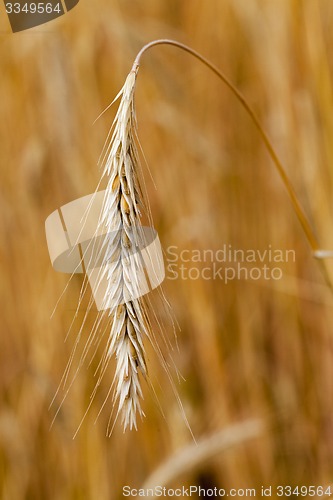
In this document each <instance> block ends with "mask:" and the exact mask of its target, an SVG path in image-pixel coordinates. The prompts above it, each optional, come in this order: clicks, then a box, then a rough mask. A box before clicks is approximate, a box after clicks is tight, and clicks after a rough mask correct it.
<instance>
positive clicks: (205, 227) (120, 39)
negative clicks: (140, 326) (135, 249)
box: [0, 0, 333, 500]
mask: <svg viewBox="0 0 333 500" xmlns="http://www.w3.org/2000/svg"><path fill="white" fill-rule="evenodd" d="M332 24H333V3H332V1H331V0H321V1H320V2H318V1H314V0H302V1H298V0H269V1H268V0H266V1H264V0H209V1H204V0H191V1H189V0H187V1H186V0H168V1H164V0H154V1H153V0H151V1H148V0H142V1H137V0H135V1H134V0H131V1H129V0H122V1H120V0H118V1H117V0H96V1H93V2H92V1H90V2H88V0H81V1H80V3H79V4H78V6H77V7H75V9H73V10H72V11H71V12H70V13H68V14H66V15H65V16H63V17H61V18H59V19H58V20H56V21H53V22H52V23H49V24H47V25H44V26H42V27H39V28H35V29H33V30H30V31H26V32H22V33H17V34H11V33H10V31H9V24H8V22H7V19H6V15H5V12H4V8H3V5H1V8H0V29H1V30H2V31H1V46H0V61H1V62H0V67H1V78H0V93H1V98H0V116H1V120H0V151H1V160H0V161H1V169H0V175H1V198H0V212H1V233H0V237H1V247H0V249H1V264H2V269H1V279H0V284H1V287H0V290H1V306H2V314H1V349H0V390H1V393H0V394H1V405H0V457H1V472H0V473H1V498H3V499H6V500H21V499H22V500H23V499H29V500H30V499H33V500H39V499H41V500H45V499H47V500H64V499H66V500H67V499H68V500H71V499H73V500H74V499H75V500H81V499H82V500H89V499H91V500H97V499H98V500H104V499H118V498H122V487H123V486H124V485H130V486H131V487H133V488H137V487H140V486H141V485H142V484H144V482H145V481H146V480H147V478H148V477H149V476H150V474H152V473H153V471H154V470H155V469H156V468H157V467H158V465H160V464H162V463H163V462H164V461H165V460H167V459H168V458H169V457H171V456H172V455H173V454H174V453H176V452H177V451H179V450H182V449H184V448H185V447H186V446H189V445H192V444H193V441H192V438H191V435H190V433H189V431H188V429H187V428H186V425H185V423H184V421H183V418H182V415H181V411H180V409H179V406H178V404H177V401H176V398H175V397H174V395H173V392H172V388H171V386H170V382H169V381H168V379H167V377H166V375H165V373H164V372H163V370H162V369H161V367H160V365H159V362H158V360H157V359H156V356H155V355H154V352H153V350H152V349H151V348H150V347H149V346H147V349H148V354H149V355H148V358H149V359H148V362H149V372H150V376H151V380H152V382H153V384H154V387H155V390H156V393H157V396H158V399H159V402H160V405H161V408H162V409H163V412H164V417H163V415H162V414H161V412H160V410H159V408H158V406H157V404H156V402H155V400H154V397H153V396H152V394H151V392H150V391H149V388H148V387H145V400H144V403H143V407H144V411H145V413H146V418H145V419H144V420H143V421H142V422H139V425H138V431H137V432H135V431H132V432H126V433H125V434H123V432H122V429H121V426H120V424H117V425H116V426H115V430H114V432H113V434H112V436H111V437H110V438H107V437H106V436H105V431H106V427H107V423H108V419H109V414H110V410H111V403H109V405H107V406H106V408H105V409H104V411H103V412H102V413H101V415H100V417H99V419H98V420H97V423H96V424H95V425H94V421H95V418H96V416H97V414H98V412H99V409H100V406H101V404H102V403H103V400H104V397H105V394H106V393H107V391H108V388H109V385H110V383H111V380H112V370H111V371H110V374H109V375H108V377H107V378H106V379H105V380H104V382H103V384H102V386H101V388H100V391H99V392H98V394H97V396H96V399H95V401H94V403H93V405H92V407H91V411H90V412H89V413H88V415H87V417H86V419H85V421H84V422H83V424H82V427H81V429H80V431H79V433H78V434H77V436H76V438H75V439H74V440H73V435H74V433H75V431H76V429H77V426H78V425H79V423H80V420H81V418H82V416H83V414H84V412H85V410H86V408H87V406H88V404H89V398H90V394H91V391H92V389H93V387H94V372H95V369H96V364H97V360H94V361H93V363H92V364H91V365H90V366H87V365H86V366H85V367H83V368H82V369H81V370H80V373H79V375H78V377H77V380H76V382H75V383H74V384H73V387H72V390H71V391H70V393H69V394H68V397H67V398H66V400H65V402H64V404H63V406H62V408H61V410H60V412H59V414H58V416H57V418H56V419H55V422H54V425H53V426H52V428H51V429H50V425H51V422H52V419H53V417H54V415H55V412H56V410H57V407H58V406H59V404H60V403H61V398H62V396H63V394H64V393H63V391H60V393H59V395H58V396H57V398H56V401H55V404H54V405H53V406H52V407H51V409H50V410H49V409H48V408H49V405H50V403H51V401H52V398H53V396H54V394H55V392H56V389H57V386H58V384H59V382H60V380H61V376H62V373H63V371H64V369H65V367H66V364H67V360H68V358H69V356H70V352H71V349H72V347H73V344H74V342H75V338H76V333H77V331H78V329H79V327H80V321H81V320H82V318H83V316H84V310H83V309H84V308H83V309H82V311H80V313H79V317H78V320H77V321H76V322H75V324H74V326H73V328H72V330H71V332H70V334H69V336H68V339H67V341H66V342H65V343H64V339H65V337H66V333H67V331H68V329H69V327H70V324H71V321H72V318H73V315H74V312H75V308H76V304H77V300H78V297H79V292H80V287H81V284H82V279H83V278H82V276H76V277H75V278H74V279H73V280H72V281H71V282H70V285H69V287H68V289H67V290H66V292H65V294H64V296H63V298H62V299H61V301H60V302H59V305H58V308H57V310H56V312H55V314H54V316H53V317H52V319H50V316H51V313H52V311H53V309H54V306H55V304H56V302H57V300H58V298H59V296H60V295H61V293H62V290H63V289H64V287H65V286H66V283H67V280H68V276H66V275H65V274H61V273H56V272H55V271H54V270H53V269H52V267H51V263H50V260H49V256H48V251H47V246H46V241H45V234H44V221H45V219H46V217H47V216H48V215H49V214H50V213H51V212H52V211H53V210H55V209H56V208H58V207H60V206H61V205H63V204H65V203H67V202H69V201H72V200H74V199H76V198H79V197H80V196H84V195H86V194H89V193H91V192H93V191H94V189H95V187H96V185H97V182H98V180H99V170H98V167H97V160H98V156H99V153H100V151H101V149H102V147H103V143H104V139H105V136H106V134H107V131H108V128H109V125H110V123H111V122H112V120H113V117H114V113H115V109H116V108H112V109H111V110H110V111H108V112H107V113H106V114H105V115H104V116H103V118H101V119H100V120H99V121H98V122H97V123H96V125H94V126H92V122H93V121H94V119H95V118H96V117H97V116H98V114H99V113H100V111H101V110H102V109H103V108H104V107H105V106H107V105H108V104H109V103H110V101H111V100H112V99H113V98H114V96H115V95H116V94H117V92H118V90H119V89H120V88H121V87H122V85H123V82H124V80H125V77H126V75H127V73H128V72H129V70H130V68H131V65H132V62H133V60H134V58H135V56H136V54H137V52H138V51H139V50H140V48H141V47H142V45H144V44H145V43H147V42H149V41H151V40H153V39H155V38H161V37H163V38H165V37H168V38H175V39H178V40H181V41H183V42H184V43H186V44H188V45H190V46H191V47H193V48H195V49H197V50H198V51H200V52H201V53H202V54H204V55H205V56H207V57H208V58H209V59H210V60H211V61H213V62H214V63H215V64H216V65H217V66H218V67H219V68H221V69H222V70H223V71H224V72H225V73H226V75H228V77H229V78H230V79H231V80H232V81H233V82H234V83H235V85H236V86H237V88H238V89H239V90H240V91H241V92H242V93H243V94H244V95H245V96H246V98H247V99H248V101H249V103H250V104H251V105H252V107H253V108H254V110H255V111H256V113H257V115H258V116H259V117H260V120H261V122H262V124H263V125H264V127H265V129H266V130H267V132H268V134H269V136H270V137H271V139H272V141H273V143H274V145H275V147H276V150H277V152H278V154H279V156H280V158H281V159H282V161H283V163H284V165H285V168H286V171H287V173H288V175H289V177H290V179H291V181H292V183H293V185H294V187H295V189H296V191H297V193H298V195H299V197H300V200H301V203H302V205H303V207H304V209H305V211H306V213H307V214H308V217H309V219H310V221H311V224H312V226H313V228H314V229H315V232H316V234H317V236H318V239H319V241H320V244H321V246H322V247H323V248H326V249H332V248H333V230H332V228H333V211H332V207H333V204H332V200H333V196H332V190H333V169H332V165H333V113H332V110H333V59H332V54H333V40H332ZM136 105H137V116H138V126H139V136H140V141H141V145H142V147H143V150H144V153H145V157H146V159H147V163H148V165H149V169H150V171H151V175H152V178H153V181H154V182H153V181H152V179H151V177H150V174H149V171H148V168H147V167H146V166H144V167H143V168H144V173H145V179H146V183H147V190H148V195H149V199H150V204H151V209H152V213H153V217H154V223H155V227H156V229H157V230H158V232H159V235H160V239H161V242H162V245H163V247H164V249H165V250H166V249H167V248H168V247H169V246H176V247H177V248H178V250H177V252H178V254H179V253H180V252H181V250H183V249H192V250H193V249H197V250H198V249H199V250H203V249H214V250H217V249H221V248H222V247H223V245H224V244H226V245H229V244H230V245H232V247H233V248H237V249H259V250H264V249H265V248H267V247H269V245H271V247H272V248H273V249H282V250H285V249H293V250H294V251H295V255H296V258H295V262H293V261H289V262H286V263H283V264H279V266H280V267H281V268H282V271H283V277H282V278H281V279H280V280H264V279H261V280H244V279H241V280H233V281H231V282H230V283H228V284H224V283H223V282H222V281H221V280H218V279H216V280H205V279H196V280H189V279H187V280H182V279H177V280H170V279H167V280H165V283H164V285H163V288H164V292H165V295H166V297H167V299H168V300H169V302H170V304H171V306H172V314H173V316H174V317H175V318H176V320H177V322H178V323H179V326H180V331H178V329H177V328H176V330H177V340H178V346H179V349H177V347H176V345H175V341H174V338H173V335H174V334H173V326H172V320H171V319H170V317H169V315H168V314H167V313H166V309H165V307H164V306H162V305H161V303H160V302H159V301H158V300H156V305H155V312H156V315H157V317H158V318H159V319H160V320H161V321H162V322H163V325H164V329H165V335H166V337H167V338H168V339H169V340H170V341H171V342H172V343H173V344H174V345H175V349H174V351H173V353H172V357H173V360H174V362H175V365H176V366H177V368H178V369H179V371H180V372H181V375H182V376H183V377H184V379H185V380H183V379H181V381H180V383H179V384H178V382H176V384H177V389H178V392H179V395H180V398H181V400H182V403H183V406H184V409H185V412H186V414H187V417H188V420H189V422H190V425H191V427H192V430H193V432H194V435H195V437H196V438H197V439H198V441H199V440H200V439H201V438H203V437H205V436H210V435H212V434H214V433H215V432H218V431H220V430H222V429H228V428H229V427H230V426H233V425H234V424H237V423H242V422H245V421H247V420H249V419H259V420H260V421H261V422H263V426H264V427H263V431H262V432H260V433H259V435H258V436H257V437H255V438H253V439H248V440H245V441H244V442H240V443H238V444H235V445H234V446H231V447H230V448H229V449H227V450H225V451H221V452H220V453H218V454H217V455H216V456H215V457H214V458H210V459H209V460H203V461H201V463H200V464H199V465H197V466H196V467H193V468H191V469H190V470H188V471H187V472H186V474H183V475H180V476H179V477H177V478H174V480H171V482H170V483H169V484H168V486H169V487H172V488H175V487H176V486H179V485H190V484H193V485H201V486H202V487H206V488H211V487H214V486H217V487H219V488H225V489H229V488H256V489H257V490H258V491H259V489H260V488H261V485H264V486H266V487H268V486H270V485H272V486H273V487H274V486H276V485H291V486H296V485H316V486H317V485H327V484H329V483H330V482H333V472H332V471H333V420H332V419H333V416H332V415H333V351H332V348H333V344H332V338H333V337H332V333H333V332H332V305H333V301H332V296H331V293H330V291H329V290H328V288H327V287H326V285H325V282H324V279H323V277H322V275H321V273H320V270H319V267H318V264H317V262H316V261H315V260H314V259H313V257H312V255H311V251H310V249H309V246H308V244H307V241H306V239H305V237H304V234H303V232H302V228H301V227H300V225H299V222H298V220H297V218H296V217H295V215H294V212H293V210H292V206H291V203H290V200H289V198H288V196H287V194H286V191H285V189H284V186H283V184H282V182H281V180H280V178H279V177H278V175H277V173H276V170H275V169H274V166H273V164H272V161H271V159H270V158H269V156H268V154H267V152H266V150H265V147H264V145H263V143H262V141H261V139H260V137H259V135H258V133H257V131H256V130H255V128H254V127H253V124H252V123H251V121H250V120H249V118H248V117H247V116H246V114H245V112H244V110H243V109H242V108H241V106H240V105H239V103H238V102H237V101H236V100H235V98H234V97H233V96H232V95H231V93H230V92H229V90H228V89H226V88H225V87H224V86H223V84H222V83H221V82H220V81H219V80H218V79H217V78H216V77H215V76H214V75H213V74H211V73H210V72H209V71H208V70H207V68H205V67H204V66H202V65H201V64H200V63H199V62H198V61H196V60H195V59H193V58H191V57H190V56H189V55H187V54H185V53H182V52H180V51H178V50H177V49H175V48H173V47H162V46H161V47H158V48H154V49H152V50H151V51H150V52H148V53H147V54H145V56H144V58H143V60H142V65H141V68H140V72H139V75H138V84H137V93H136ZM154 184H155V185H156V188H155V186H154ZM206 265H207V264H205V263H201V264H200V263H196V264H195V266H196V267H197V268H200V266H206ZM208 265H211V264H208ZM168 276H169V277H170V275H168ZM331 276H333V270H332V269H331ZM156 295H157V294H156V293H155V292H154V293H153V298H152V300H155V298H156V299H157V297H155V296H156ZM93 321H94V312H93V311H92V312H91V313H90V314H89V318H88V321H87V323H86V325H85V327H84V329H83V333H82V342H83V343H84V339H85V338H87V336H88V334H89V327H90V325H91V324H92V323H93ZM157 334H158V333H157ZM171 371H172V372H173V373H174V369H173V368H172V367H171ZM175 379H176V376H175ZM240 429H241V428H240ZM230 432H235V431H234V430H233V431H230ZM236 432H237V431H236ZM240 432H241V431H240ZM273 497H274V495H273Z"/></svg>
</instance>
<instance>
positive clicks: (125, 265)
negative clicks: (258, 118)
mask: <svg viewBox="0 0 333 500" xmlns="http://www.w3.org/2000/svg"><path fill="white" fill-rule="evenodd" d="M135 79H136V73H135V72H133V71H132V72H131V73H130V74H129V75H128V77H127V79H126V82H125V84H124V86H123V88H122V90H121V91H120V93H119V94H118V96H117V97H120V98H121V100H120V104H119V108H118V112H117V114H116V117H115V121H114V123H113V129H112V130H113V132H112V136H111V140H110V143H109V144H107V146H106V151H105V153H104V159H103V164H104V169H103V176H104V177H105V178H106V179H107V187H106V192H105V198H104V204H103V209H102V215H101V220H100V224H101V225H103V226H104V227H105V228H106V231H107V235H108V236H107V238H106V248H105V261H106V262H107V263H108V266H105V267H103V268H102V271H101V273H102V276H101V278H102V277H103V276H106V277H107V291H106V293H105V297H104V309H108V311H109V316H110V319H111V332H110V335H109V341H108V347H107V357H111V356H112V355H113V354H115V355H116V363H117V365H116V371H115V380H114V402H116V401H118V410H117V416H118V415H119V414H121V416H122V423H123V427H124V430H125V429H126V428H127V427H129V428H130V429H132V428H137V422H136V419H137V415H140V417H143V416H144V413H143V411H142V408H141V399H142V397H143V395H142V389H141V383H140V373H141V375H142V376H143V377H144V378H146V377H147V367H146V362H145V356H144V346H143V337H144V336H147V337H149V336H150V335H149V331H150V325H149V320H148V317H147V306H146V302H145V299H144V297H140V292H139V285H140V283H138V279H139V278H138V276H139V275H140V272H141V271H142V264H141V259H140V248H142V246H141V243H142V238H143V234H142V230H141V225H140V216H141V212H140V209H139V206H142V207H143V206H144V200H143V195H142V190H141V188H140V183H139V178H138V169H139V157H138V152H137V147H136V119H135V111H134V104H133V99H134V87H135ZM135 297H137V298H135Z"/></svg>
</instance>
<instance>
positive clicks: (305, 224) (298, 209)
mask: <svg viewBox="0 0 333 500" xmlns="http://www.w3.org/2000/svg"><path fill="white" fill-rule="evenodd" d="M156 45H173V46H174V47H177V48H179V49H181V50H184V51H185V52H187V53H189V54H191V55H192V56H194V57H195V58H196V59H198V60H199V61H201V62H202V63H203V64H204V65H205V66H207V67H208V68H209V69H210V70H211V71H213V73H215V75H216V76H218V78H220V80H222V82H223V83H224V84H225V85H226V86H227V87H228V88H229V89H230V90H231V92H232V93H233V94H234V96H235V97H236V98H237V100H238V101H239V102H240V103H241V104H242V106H243V108H244V109H245V111H246V112H247V114H248V115H249V116H250V118H251V120H252V122H253V124H254V125H255V127H256V129H257V130H258V132H259V134H260V136H261V138H262V140H263V141H264V144H265V146H266V149H267V151H268V153H269V155H270V157H271V159H272V160H273V163H274V165H275V167H276V170H277V172H278V174H279V176H280V178H281V180H282V182H283V184H284V186H285V188H286V190H287V193H288V195H289V198H290V201H291V203H292V206H293V209H294V211H295V214H296V216H297V218H298V220H299V222H300V224H301V226H302V228H303V231H304V233H305V236H306V239H307V241H308V243H309V245H310V247H311V250H312V253H313V254H314V255H316V253H318V251H319V250H320V246H319V243H318V240H317V237H316V235H315V233H314V231H313V229H312V227H311V225H310V223H309V220H308V218H307V216H306V214H305V212H304V210H303V207H302V206H301V204H300V202H299V199H298V197H297V194H296V192H295V189H294V188H293V186H292V184H291V182H290V181H289V178H288V175H287V173H286V171H285V169H284V167H283V165H282V163H281V161H280V159H279V157H278V155H277V153H276V151H275V149H274V147H273V145H272V143H271V140H270V139H269V137H268V135H267V134H266V132H265V130H264V129H263V127H262V126H261V124H260V121H259V119H258V118H257V116H256V114H255V112H254V111H253V109H252V108H251V106H250V105H249V104H248V102H247V101H246V99H245V97H244V96H243V95H242V94H241V93H240V92H239V90H238V89H237V88H236V87H235V86H234V85H233V83H232V82H231V81H230V80H229V79H228V78H227V77H226V76H225V75H224V74H223V73H222V71H220V70H219V68H218V67H217V66H215V64H213V63H211V62H210V61H209V60H208V59H206V57H204V56H203V55H201V54H200V53H199V52H197V51H196V50H194V49H192V48H191V47H188V46H187V45H185V44H183V43H181V42H177V41H176V40H169V39H160V40H154V41H152V42H150V43H148V44H147V45H145V46H144V47H142V49H141V50H140V52H139V53H138V55H137V56H136V58H135V60H134V63H133V67H132V71H134V72H135V73H137V72H138V70H139V67H140V61H141V57H142V56H143V54H144V53H145V52H146V51H147V50H148V49H150V48H152V47H155V46H156ZM319 253H320V252H319ZM319 265H320V268H321V271H322V273H323V276H324V278H325V281H326V284H327V285H328V287H329V288H330V290H331V291H332V293H333V285H332V283H331V280H330V277H329V275H328V272H327V269H326V266H325V264H324V262H323V261H322V260H320V259H319Z"/></svg>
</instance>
